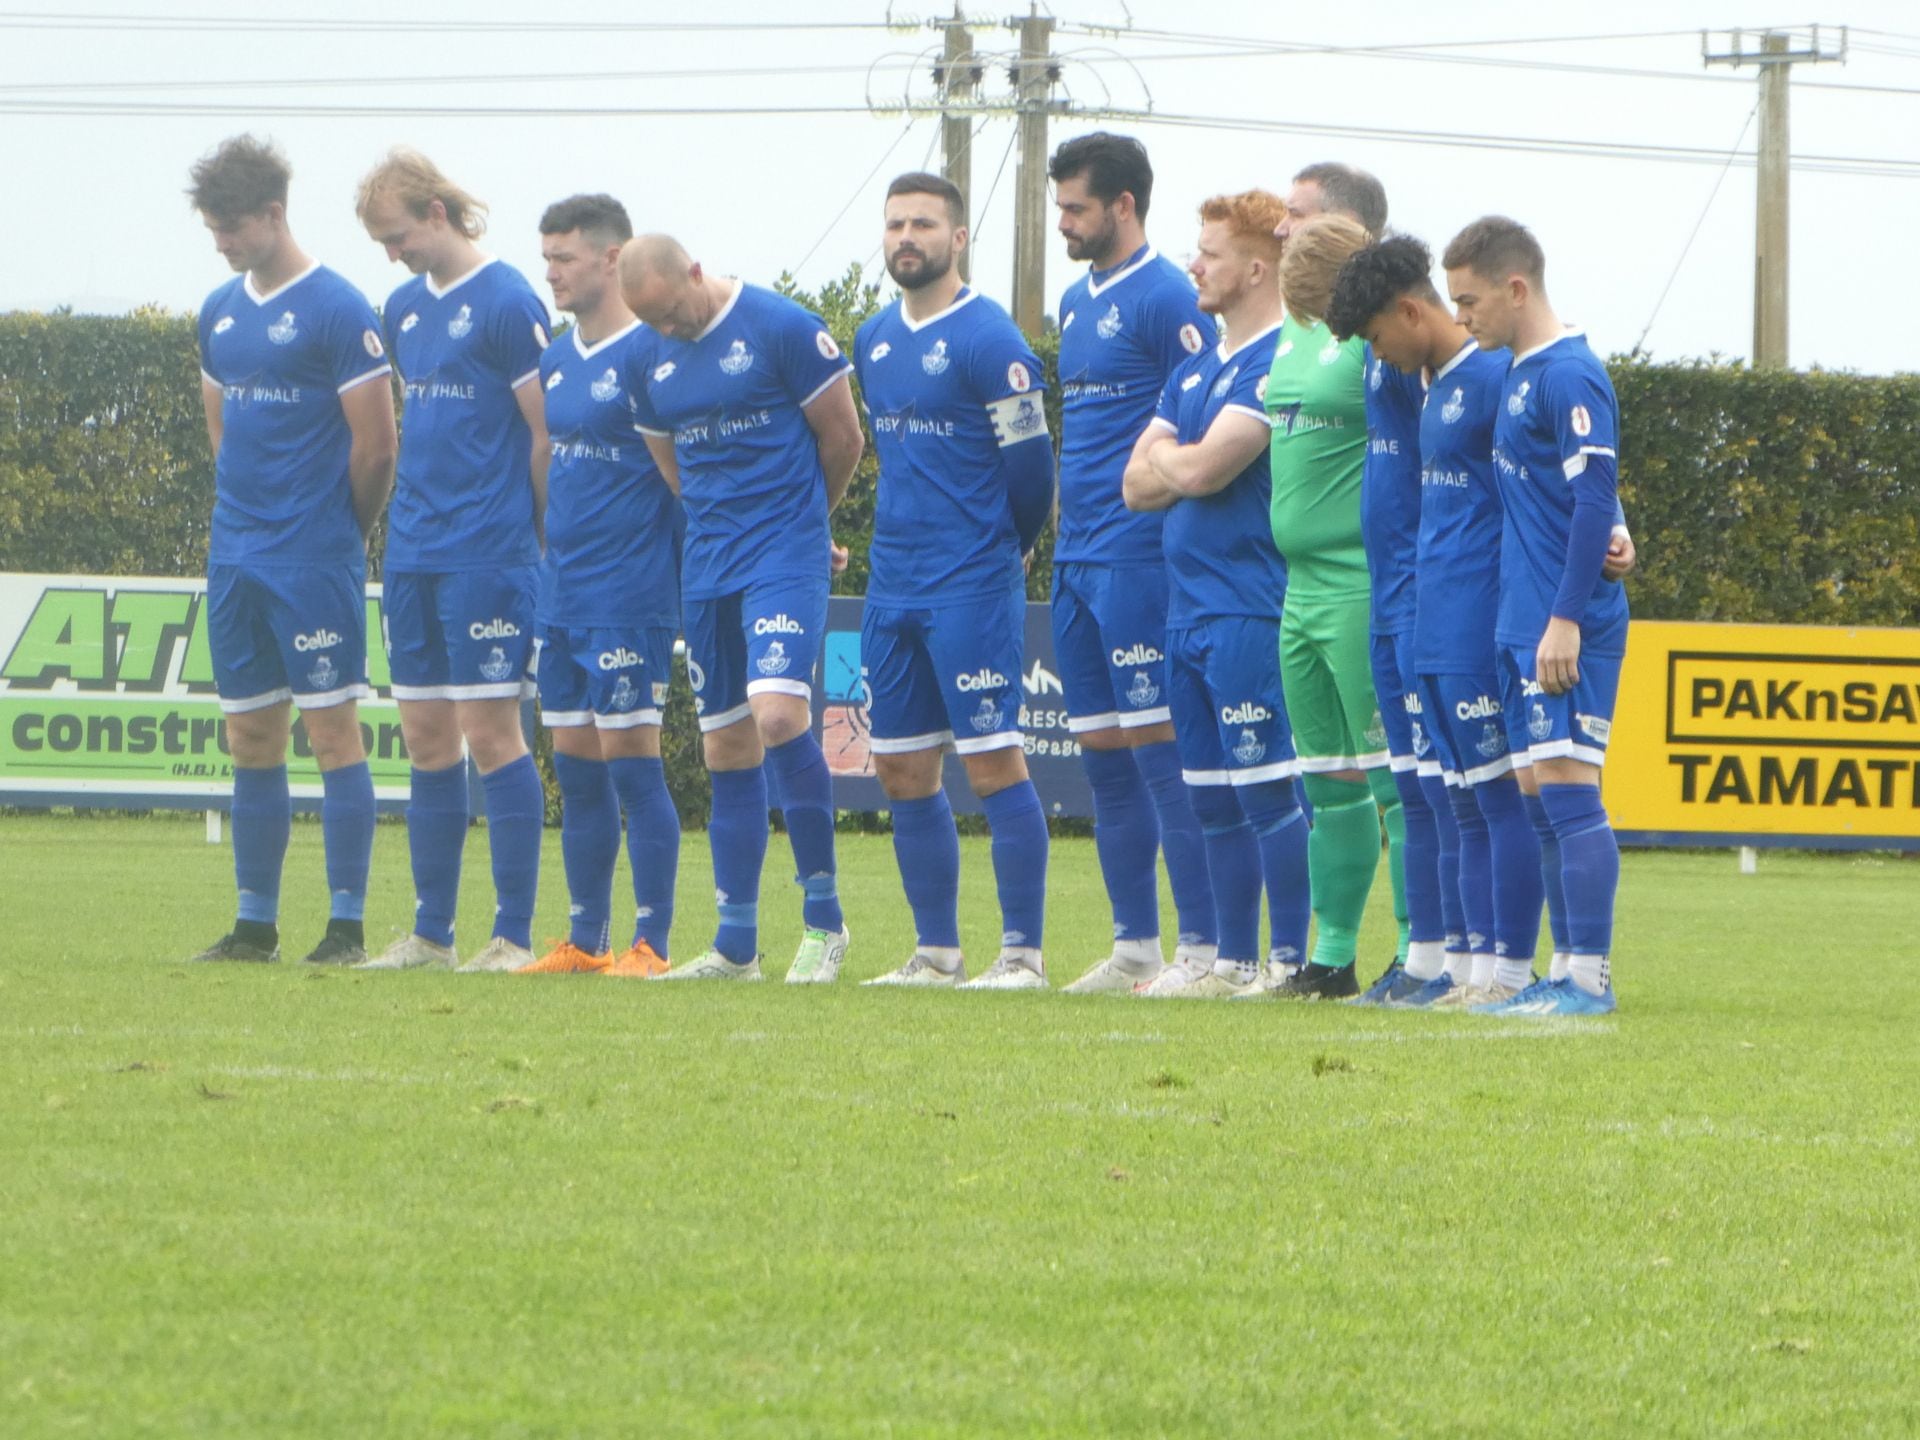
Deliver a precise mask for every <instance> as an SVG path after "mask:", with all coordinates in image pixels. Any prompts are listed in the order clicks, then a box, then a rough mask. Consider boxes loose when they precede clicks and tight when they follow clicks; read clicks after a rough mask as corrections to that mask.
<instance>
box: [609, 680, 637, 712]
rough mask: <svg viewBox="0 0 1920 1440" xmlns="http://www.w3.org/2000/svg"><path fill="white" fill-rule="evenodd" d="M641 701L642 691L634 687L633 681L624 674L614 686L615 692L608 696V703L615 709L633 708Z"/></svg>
mask: <svg viewBox="0 0 1920 1440" xmlns="http://www.w3.org/2000/svg"><path fill="white" fill-rule="evenodd" d="M639 701H640V692H639V691H638V690H636V689H634V688H633V681H631V680H629V679H628V678H627V677H626V676H625V675H622V676H621V677H620V679H619V681H618V683H616V684H615V685H614V687H613V694H611V695H609V696H608V697H607V704H609V705H611V706H612V707H613V708H614V709H615V710H631V709H633V707H634V706H635V705H637V704H638V703H639Z"/></svg>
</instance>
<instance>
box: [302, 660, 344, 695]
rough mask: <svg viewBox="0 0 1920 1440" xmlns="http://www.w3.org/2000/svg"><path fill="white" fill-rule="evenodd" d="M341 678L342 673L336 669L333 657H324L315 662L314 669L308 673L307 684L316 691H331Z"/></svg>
mask: <svg viewBox="0 0 1920 1440" xmlns="http://www.w3.org/2000/svg"><path fill="white" fill-rule="evenodd" d="M339 678H340V672H339V671H338V670H336V669H335V668H334V665H333V657H332V656H330V655H322V656H321V657H320V658H319V659H318V660H316V661H314V662H313V668H312V669H311V670H309V671H307V683H308V684H309V685H311V686H313V688H314V689H316V690H331V689H333V685H334V682H335V681H336V680H338V679H339Z"/></svg>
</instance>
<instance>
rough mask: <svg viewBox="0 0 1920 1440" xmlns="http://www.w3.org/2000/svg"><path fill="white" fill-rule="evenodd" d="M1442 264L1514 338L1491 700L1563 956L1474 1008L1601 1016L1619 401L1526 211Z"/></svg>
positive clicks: (1617, 619) (1620, 597)
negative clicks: (1546, 841) (1496, 684)
mask: <svg viewBox="0 0 1920 1440" xmlns="http://www.w3.org/2000/svg"><path fill="white" fill-rule="evenodd" d="M1441 263H1442V264H1443V265H1444V266H1445V268H1446V272H1447V289H1448V292H1449V294H1450V296H1451V298H1452V300H1453V303H1454V305H1455V307H1456V308H1457V310H1458V313H1459V318H1460V321H1461V323H1462V324H1464V325H1465V326H1466V327H1467V329H1468V331H1469V332H1470V333H1471V334H1472V336H1473V338H1474V340H1475V341H1477V342H1478V343H1479V345H1480V347H1481V348H1482V349H1485V350H1495V349H1502V348H1504V349H1508V350H1511V351H1512V352H1513V358H1512V362H1511V364H1510V366H1509V368H1508V370H1507V374H1506V379H1505V383H1504V385H1503V387H1502V393H1501V403H1500V405H1499V407H1498V409H1497V410H1496V411H1495V413H1494V427H1493V468H1494V474H1495V477H1496V478H1497V480H1498V482H1499V486H1500V498H1501V501H1502V503H1503V505H1504V506H1505V515H1506V521H1505V528H1504V532H1503V537H1502V544H1501V550H1500V606H1499V614H1498V618H1497V620H1496V623H1495V628H1494V638H1495V640H1496V641H1497V642H1498V645H1499V656H1498V660H1499V666H1500V678H1501V687H1502V689H1501V705H1502V706H1503V708H1504V709H1505V710H1506V711H1508V712H1509V713H1511V714H1512V715H1513V716H1514V717H1515V718H1514V724H1515V725H1516V726H1519V727H1522V728H1523V729H1524V732H1525V738H1526V743H1527V761H1528V764H1527V766H1526V768H1525V769H1524V770H1523V771H1522V772H1521V779H1520V784H1521V787H1522V789H1524V790H1526V791H1527V792H1528V793H1530V794H1532V795H1534V796H1536V797H1537V804H1538V806H1539V814H1540V816H1541V818H1542V819H1543V820H1544V822H1545V823H1546V825H1547V826H1549V827H1550V829H1551V832H1552V835H1553V838H1554V841H1555V848H1556V849H1557V859H1558V869H1559V877H1558V878H1559V888H1560V892H1561V894H1560V899H1561V904H1562V906H1563V909H1564V917H1565V918H1564V923H1565V926H1566V934H1565V937H1564V944H1565V946H1566V950H1565V953H1564V960H1563V957H1562V955H1561V954H1560V953H1556V955H1555V957H1554V962H1553V967H1552V971H1551V972H1550V973H1549V974H1548V976H1547V978H1546V979H1544V980H1541V981H1539V982H1537V983H1536V984H1533V985H1530V986H1528V987H1527V988H1526V989H1524V990H1522V991H1521V992H1520V993H1519V994H1517V995H1514V996H1513V997H1511V998H1510V999H1506V1000H1502V1001H1498V1002H1495V1003H1493V1004H1491V1005H1489V1006H1487V1007H1486V1008H1488V1009H1490V1010H1492V1011H1493V1012H1494V1013H1496V1014H1540V1015H1595V1014H1605V1013H1608V1012H1610V1011H1612V1010H1613V1008H1614V994H1613V981H1612V972H1611V964H1610V959H1609V956H1610V953H1611V950H1612V946H1613V907H1614V898H1615V893H1616V891H1617V890H1618V888H1619V882H1620V850H1619V847H1618V845H1617V844H1616V843H1615V841H1614V836H1613V827H1612V826H1611V824H1609V822H1608V820H1607V812H1606V809H1605V807H1604V806H1603V805H1602V804H1601V801H1600V769H1601V766H1602V765H1604V764H1605V763H1606V758H1607V741H1608V738H1609V735H1610V732H1611V730H1612V728H1613V707H1614V700H1615V697H1616V695H1617V693H1618V690H1619V685H1620V667H1621V664H1622V662H1623V661H1624V659H1625V655H1626V643H1627V597H1626V591H1625V590H1623V589H1622V588H1621V587H1620V586H1618V585H1615V584H1612V583H1610V582H1609V581H1608V579H1607V577H1606V574H1605V568H1606V564H1607V556H1608V551H1609V543H1610V541H1611V540H1612V538H1613V535H1614V531H1615V528H1616V526H1617V525H1618V523H1619V492H1618V467H1619V443H1620V442H1619V434H1620V415H1619V406H1618V403H1617V401H1616V400H1615V398H1614V393H1613V383H1612V381H1611V380H1610V379H1609V378H1608V376H1607V371H1606V367H1605V366H1603V365H1602V364H1601V363H1600V361H1599V359H1598V358H1597V357H1596V356H1595V355H1594V353H1593V351H1592V350H1591V349H1590V348H1589V347H1588V345H1587V341H1586V336H1585V335H1584V334H1583V333H1582V332H1580V331H1578V330H1571V329H1568V328H1566V327H1564V326H1563V325H1562V324H1561V323H1560V318H1559V316H1558V315H1557V314H1556V313H1555V312H1554V308H1553V304H1552V302H1551V301H1550V300H1549V299H1548V298H1547V289H1546V257H1545V255H1544V254H1543V253H1542V251H1541V248H1540V243H1539V241H1538V240H1536V239H1535V238H1534V236H1533V233H1532V232H1531V231H1529V230H1528V229H1527V228H1526V227H1525V226H1524V225H1521V224H1519V223H1517V222H1515V221H1513V220H1509V219H1506V218H1505V217H1502V216H1488V217H1486V218H1485V219H1482V220H1476V221H1475V222H1474V223H1473V224H1471V225H1469V226H1467V228H1466V229H1464V230H1462V231H1461V232H1460V233H1459V234H1458V235H1456V236H1455V237H1454V238H1453V240H1452V242H1451V243H1450V244H1449V245H1448V246H1447V250H1446V254H1445V256H1444V257H1443V258H1442V261H1441ZM1552 880H1553V877H1552V875H1551V874H1549V876H1548V888H1549V894H1550V895H1551V890H1552ZM1561 943H1562V942H1561V939H1560V937H1556V943H1555V947H1554V948H1555V950H1556V952H1559V951H1560V945H1561Z"/></svg>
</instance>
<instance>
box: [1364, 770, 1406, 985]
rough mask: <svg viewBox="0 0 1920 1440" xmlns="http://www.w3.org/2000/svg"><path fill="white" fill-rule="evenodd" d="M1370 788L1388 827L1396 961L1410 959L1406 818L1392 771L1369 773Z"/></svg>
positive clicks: (1371, 771)
mask: <svg viewBox="0 0 1920 1440" xmlns="http://www.w3.org/2000/svg"><path fill="white" fill-rule="evenodd" d="M1367 785H1368V786H1369V787H1370V788H1371V789H1372V791H1373V798H1374V800H1375V801H1376V802H1377V803H1378V804H1379V806H1380V819H1381V820H1382V822H1384V823H1385V825H1386V827H1387V874H1388V875H1389V876H1391V877H1392V879H1393V921H1394V924H1396V925H1397V926H1399V927H1400V938H1399V940H1398V941H1397V942H1396V948H1395V950H1394V953H1393V958H1394V959H1395V960H1398V961H1399V962H1400V963H1401V964H1403V965H1404V964H1405V963H1406V960H1407V941H1408V939H1409V938H1410V937H1411V935H1412V934H1413V927H1412V925H1411V923H1410V922H1409V921H1408V920H1407V817H1406V813H1405V812H1404V811H1403V810H1401V808H1400V790H1399V787H1398V786H1396V785H1395V784H1394V783H1393V772H1392V771H1391V770H1389V769H1387V768H1386V766H1384V765H1382V766H1380V767H1379V768H1378V769H1374V770H1369V771H1368V772H1367Z"/></svg>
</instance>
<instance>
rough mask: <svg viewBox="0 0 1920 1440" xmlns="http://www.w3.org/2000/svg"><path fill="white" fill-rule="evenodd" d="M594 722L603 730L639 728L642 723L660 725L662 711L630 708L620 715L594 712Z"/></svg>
mask: <svg viewBox="0 0 1920 1440" xmlns="http://www.w3.org/2000/svg"><path fill="white" fill-rule="evenodd" d="M593 723H594V724H595V725H596V726H597V727H599V728H600V729H602V730H637V729H639V728H640V727H641V726H642V725H658V724H659V723H660V712H659V711H658V710H654V709H646V710H628V711H626V712H625V713H624V714H620V715H601V714H599V713H598V712H596V713H595V714H594V717H593Z"/></svg>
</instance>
